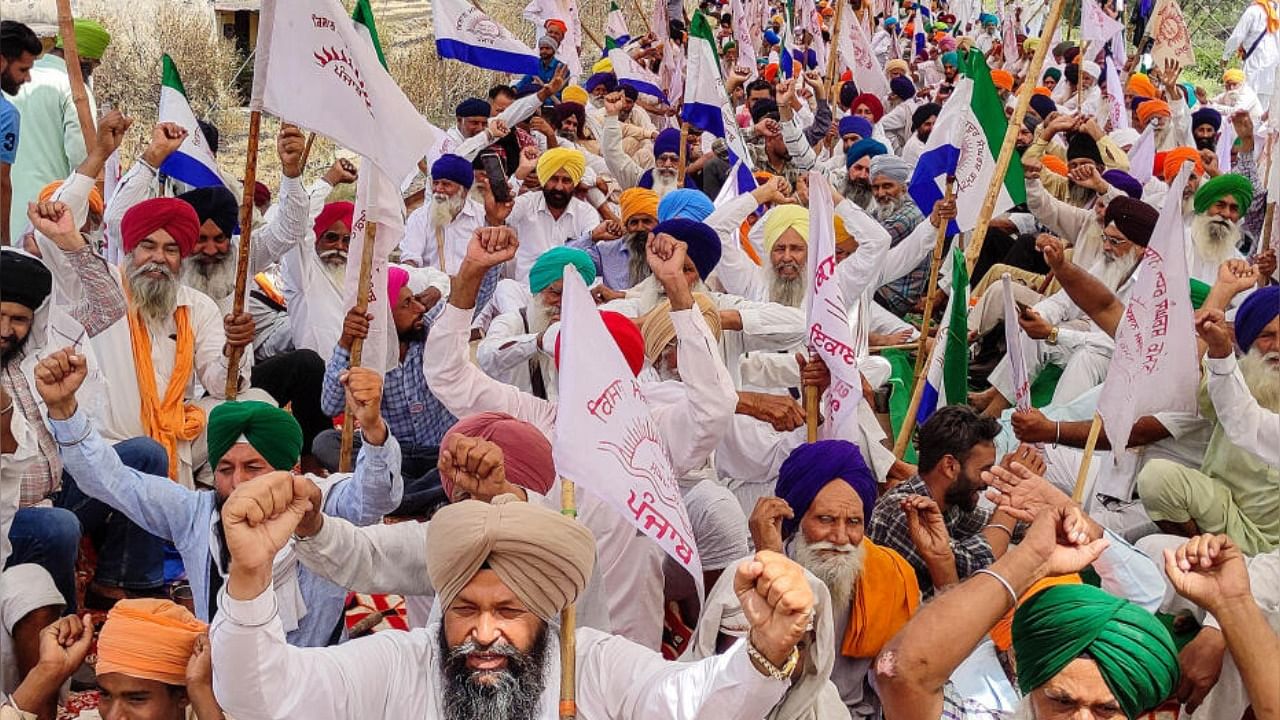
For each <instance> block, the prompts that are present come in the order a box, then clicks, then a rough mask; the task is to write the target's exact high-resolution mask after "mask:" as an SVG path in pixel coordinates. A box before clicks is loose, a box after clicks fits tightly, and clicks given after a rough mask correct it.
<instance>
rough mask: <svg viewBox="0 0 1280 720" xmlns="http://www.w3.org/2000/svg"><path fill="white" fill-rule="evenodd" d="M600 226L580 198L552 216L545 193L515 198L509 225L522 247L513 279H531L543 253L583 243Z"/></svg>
mask: <svg viewBox="0 0 1280 720" xmlns="http://www.w3.org/2000/svg"><path fill="white" fill-rule="evenodd" d="M599 224H600V213H598V212H596V209H595V208H593V207H591V206H590V205H589V204H587V203H585V202H583V201H581V200H579V199H578V198H576V197H575V198H570V200H569V206H568V207H566V208H565V209H564V212H562V213H560V217H558V218H556V217H552V216H551V209H550V208H548V207H547V201H546V199H545V198H544V197H543V195H542V193H540V192H536V193H525V194H524V195H521V196H520V197H518V198H516V202H515V206H514V207H513V208H512V209H511V214H510V215H509V216H507V225H508V226H510V227H511V228H512V229H514V230H515V231H516V235H518V236H519V238H520V247H519V248H518V249H517V250H516V257H515V267H514V273H515V274H514V278H515V279H516V280H518V281H520V282H522V283H523V282H526V281H528V279H529V269H530V268H532V267H533V263H534V261H536V260H537V259H538V256H539V255H541V254H542V253H544V252H546V251H548V250H550V249H551V248H555V247H560V246H561V245H564V244H565V243H567V242H569V241H570V240H582V239H584V238H587V237H589V236H590V235H591V231H592V230H594V229H595V227H596V226H597V225H599Z"/></svg>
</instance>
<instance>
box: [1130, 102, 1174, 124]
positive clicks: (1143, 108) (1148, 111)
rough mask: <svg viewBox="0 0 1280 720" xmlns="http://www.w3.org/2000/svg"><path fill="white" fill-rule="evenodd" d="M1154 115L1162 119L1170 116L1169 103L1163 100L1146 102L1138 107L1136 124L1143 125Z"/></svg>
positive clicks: (1171, 112)
mask: <svg viewBox="0 0 1280 720" xmlns="http://www.w3.org/2000/svg"><path fill="white" fill-rule="evenodd" d="M1156 115H1160V116H1163V117H1170V116H1172V115H1173V111H1171V110H1170V109H1169V103H1167V102H1165V101H1163V100H1148V101H1146V102H1144V103H1142V104H1140V105H1138V122H1140V123H1142V124H1144V125H1145V124H1146V123H1147V121H1148V120H1150V119H1151V118H1153V117H1155V116H1156Z"/></svg>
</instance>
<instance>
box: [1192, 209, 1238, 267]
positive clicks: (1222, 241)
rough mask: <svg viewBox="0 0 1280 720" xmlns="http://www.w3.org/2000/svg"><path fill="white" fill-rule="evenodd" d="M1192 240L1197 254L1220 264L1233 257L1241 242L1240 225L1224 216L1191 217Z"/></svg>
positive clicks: (1215, 263)
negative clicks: (1232, 254) (1233, 252)
mask: <svg viewBox="0 0 1280 720" xmlns="http://www.w3.org/2000/svg"><path fill="white" fill-rule="evenodd" d="M1191 242H1192V245H1193V246H1194V247H1195V250H1196V255H1198V256H1200V258H1201V259H1203V260H1207V261H1208V262H1211V263H1213V264H1214V265H1219V264H1221V263H1222V262H1223V261H1224V260H1226V259H1227V258H1229V257H1231V253H1232V251H1233V250H1235V249H1236V246H1237V244H1238V243H1239V242H1240V225H1239V224H1238V223H1233V222H1231V221H1229V220H1225V219H1223V218H1218V217H1210V216H1208V215H1196V216H1195V217H1194V218H1192V219H1191Z"/></svg>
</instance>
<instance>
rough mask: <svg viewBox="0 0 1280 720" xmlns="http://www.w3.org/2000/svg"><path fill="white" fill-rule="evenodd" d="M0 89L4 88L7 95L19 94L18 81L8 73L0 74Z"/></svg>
mask: <svg viewBox="0 0 1280 720" xmlns="http://www.w3.org/2000/svg"><path fill="white" fill-rule="evenodd" d="M0 90H4V92H5V94H6V95H17V94H18V83H17V82H15V81H14V80H13V78H11V77H9V76H8V75H3V76H0Z"/></svg>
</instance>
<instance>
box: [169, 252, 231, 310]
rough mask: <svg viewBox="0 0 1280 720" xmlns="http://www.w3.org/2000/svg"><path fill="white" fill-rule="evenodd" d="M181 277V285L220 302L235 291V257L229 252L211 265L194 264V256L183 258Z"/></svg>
mask: <svg viewBox="0 0 1280 720" xmlns="http://www.w3.org/2000/svg"><path fill="white" fill-rule="evenodd" d="M181 277H182V284H183V285H186V286H187V287H189V288H191V289H192V290H199V291H200V292H202V293H204V294H205V295H208V296H209V298H210V299H211V300H213V301H214V302H222V301H223V300H225V299H226V298H227V296H229V295H230V294H231V293H232V292H234V291H235V289H236V255H235V253H234V252H229V253H227V256H226V257H224V258H222V259H221V260H219V261H218V262H216V263H213V264H212V265H204V264H202V263H199V262H196V259H195V257H194V256H190V257H186V258H183V260H182V276H181Z"/></svg>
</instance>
